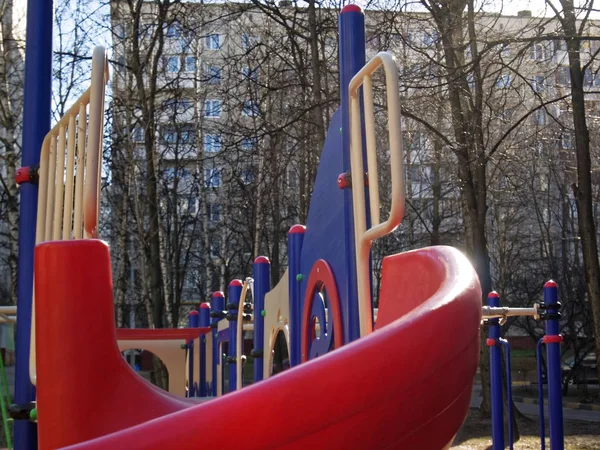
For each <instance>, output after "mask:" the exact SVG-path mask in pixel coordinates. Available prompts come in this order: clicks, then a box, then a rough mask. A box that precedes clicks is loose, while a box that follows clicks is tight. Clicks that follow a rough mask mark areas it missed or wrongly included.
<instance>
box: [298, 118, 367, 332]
mask: <svg viewBox="0 0 600 450" xmlns="http://www.w3.org/2000/svg"><path fill="white" fill-rule="evenodd" d="M341 126H342V115H341V113H340V111H339V110H338V111H336V113H335V114H334V115H333V118H332V119H331V124H330V126H329V131H328V133H327V137H326V139H325V145H324V146H323V152H322V154H321V161H320V164H319V168H318V169H317V176H316V179H315V185H314V189H313V193H312V198H311V203H310V209H309V211H308V219H307V223H306V233H305V235H304V242H303V244H302V258H301V262H300V269H301V273H302V274H303V280H302V283H301V285H302V286H301V298H302V299H304V297H305V295H306V287H307V284H306V281H307V280H308V275H309V273H310V271H311V269H312V266H313V264H314V263H315V262H316V261H317V260H318V259H324V260H325V261H327V262H328V263H329V265H330V266H331V269H332V271H333V274H334V276H335V280H336V283H337V287H338V292H339V296H340V303H341V308H342V322H343V324H344V342H349V341H350V340H352V339H353V338H355V336H352V334H351V333H350V330H351V329H352V328H356V327H357V325H358V322H357V319H358V317H356V318H355V317H353V314H350V313H349V309H350V308H356V269H354V273H352V272H351V271H350V272H349V270H348V261H349V258H350V255H354V251H353V250H354V240H353V239H354V233H352V232H351V231H352V227H351V226H350V227H349V226H346V225H345V223H346V219H345V217H346V211H345V208H344V201H345V195H346V192H347V193H349V194H351V191H350V189H344V190H342V189H340V188H339V187H338V183H337V178H338V175H339V174H341V173H343V172H345V169H344V162H343V160H344V158H343V150H342V133H341V132H340V128H341ZM349 247H350V248H351V249H352V251H351V249H350V248H349ZM350 262H352V266H354V264H353V260H350ZM350 274H351V275H350ZM350 298H352V299H353V302H351V306H350V307H349V302H348V299H350ZM302 304H303V305H304V300H303V301H302ZM354 316H357V314H356V313H355V314H354ZM303 326H306V325H305V324H303ZM351 336H352V337H351Z"/></svg>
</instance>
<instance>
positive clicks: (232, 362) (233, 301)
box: [227, 280, 244, 392]
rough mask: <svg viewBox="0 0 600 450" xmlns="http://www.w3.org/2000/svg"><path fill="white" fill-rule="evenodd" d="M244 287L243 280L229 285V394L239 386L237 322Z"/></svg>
mask: <svg viewBox="0 0 600 450" xmlns="http://www.w3.org/2000/svg"><path fill="white" fill-rule="evenodd" d="M243 285H244V283H242V281H241V280H233V281H232V282H231V283H229V290H228V293H227V299H228V301H227V320H228V321H229V348H228V352H229V358H227V363H228V364H229V392H233V391H235V387H236V386H237V371H236V364H237V363H238V361H236V355H237V321H238V319H239V320H241V319H242V318H241V317H239V318H238V308H239V305H240V297H241V296H242V286H243ZM240 364H241V361H240Z"/></svg>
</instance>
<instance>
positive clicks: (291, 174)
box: [287, 169, 300, 189]
mask: <svg viewBox="0 0 600 450" xmlns="http://www.w3.org/2000/svg"><path fill="white" fill-rule="evenodd" d="M287 178H288V186H289V187H290V189H298V187H299V186H300V177H299V176H298V172H296V171H295V170H294V169H290V170H288V172H287Z"/></svg>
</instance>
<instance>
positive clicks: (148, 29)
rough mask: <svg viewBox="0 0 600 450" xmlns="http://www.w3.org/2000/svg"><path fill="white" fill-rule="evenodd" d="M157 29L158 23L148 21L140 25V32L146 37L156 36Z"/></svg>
mask: <svg viewBox="0 0 600 450" xmlns="http://www.w3.org/2000/svg"><path fill="white" fill-rule="evenodd" d="M155 31H156V25H155V24H153V23H148V24H145V25H141V26H140V34H141V35H142V37H144V38H145V39H151V38H152V36H154V32H155Z"/></svg>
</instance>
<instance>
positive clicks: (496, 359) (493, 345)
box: [487, 291, 504, 450]
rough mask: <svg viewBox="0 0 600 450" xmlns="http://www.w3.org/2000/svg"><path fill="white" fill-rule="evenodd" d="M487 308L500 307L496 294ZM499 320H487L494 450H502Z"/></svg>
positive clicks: (502, 408) (502, 412) (502, 413)
mask: <svg viewBox="0 0 600 450" xmlns="http://www.w3.org/2000/svg"><path fill="white" fill-rule="evenodd" d="M488 305H489V306H494V307H496V306H500V298H499V297H498V293H497V292H495V291H492V292H490V293H489V295H488ZM499 339H500V320H499V319H489V320H488V340H487V345H488V346H489V347H490V382H491V397H492V441H493V449H494V450H503V449H504V404H503V403H504V401H503V397H502V349H501V347H500V342H499Z"/></svg>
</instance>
